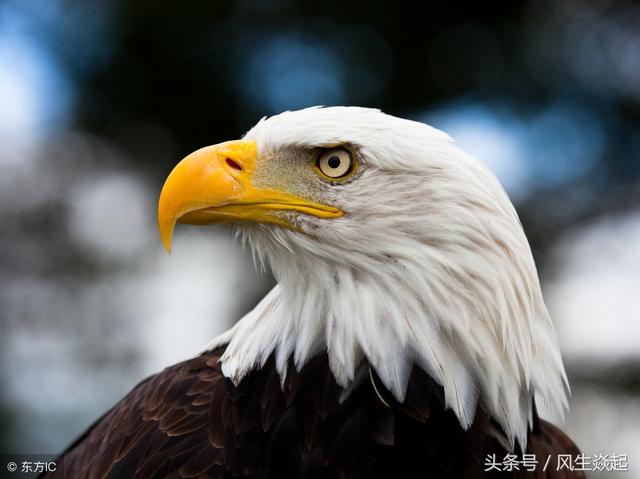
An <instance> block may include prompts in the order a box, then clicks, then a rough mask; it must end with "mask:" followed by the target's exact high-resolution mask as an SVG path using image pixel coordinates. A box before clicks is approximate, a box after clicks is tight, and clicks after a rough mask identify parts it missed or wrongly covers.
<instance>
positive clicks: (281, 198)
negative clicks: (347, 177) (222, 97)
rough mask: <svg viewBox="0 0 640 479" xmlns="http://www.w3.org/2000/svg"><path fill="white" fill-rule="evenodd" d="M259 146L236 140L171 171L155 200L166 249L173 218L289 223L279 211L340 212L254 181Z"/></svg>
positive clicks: (326, 214)
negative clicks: (261, 185) (158, 198)
mask: <svg viewBox="0 0 640 479" xmlns="http://www.w3.org/2000/svg"><path fill="white" fill-rule="evenodd" d="M257 158H258V148H257V145H256V143H255V142H254V141H251V140H238V141H228V142H226V143H220V144H218V145H213V146H207V147H205V148H202V149H200V150H198V151H195V152H194V153H191V154H190V155H189V156H187V157H186V158H185V159H184V160H182V161H181V162H180V163H178V165H177V166H176V167H175V168H174V169H173V171H172V172H171V174H169V176H168V178H167V180H166V181H165V183H164V187H163V188H162V192H161V193H160V200H159V202H158V226H159V228H160V237H161V238H162V242H163V243H164V246H165V248H166V249H167V251H171V239H172V236H173V230H174V228H175V224H176V222H179V223H188V224H208V223H228V222H235V221H261V222H267V223H275V224H279V225H281V226H285V227H290V224H289V223H288V222H287V221H286V220H285V219H284V218H283V217H281V216H280V215H278V213H277V211H281V210H289V211H299V212H303V213H307V214H311V215H314V216H319V217H321V218H335V217H338V216H342V214H343V212H342V211H341V210H339V209H338V208H335V207H332V206H326V205H322V204H318V203H314V202H312V201H309V200H306V199H304V198H300V197H297V196H294V195H291V194H288V193H287V192H284V191H280V190H278V189H268V188H267V189H265V188H257V187H255V186H254V185H253V184H252V179H253V176H254V173H255V171H256V162H257Z"/></svg>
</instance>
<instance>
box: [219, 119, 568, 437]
mask: <svg viewBox="0 0 640 479" xmlns="http://www.w3.org/2000/svg"><path fill="white" fill-rule="evenodd" d="M246 138H247V139H253V140H255V141H256V142H257V144H258V150H259V152H260V154H266V153H267V152H271V153H273V152H277V151H278V150H279V149H281V148H285V147H302V148H313V147H318V146H325V145H335V144H341V143H346V144H349V145H352V146H353V147H354V148H356V149H357V151H358V155H359V157H360V158H361V160H362V163H363V167H362V169H361V172H360V173H359V174H358V177H357V178H356V179H355V180H353V181H351V182H347V183H345V184H341V185H336V187H333V188H331V189H330V190H329V191H328V192H327V195H328V198H329V199H330V202H329V203H328V204H331V205H334V206H337V207H338V208H341V209H342V210H343V211H345V212H346V214H345V215H344V216H343V217H340V218H335V219H330V220H326V219H320V218H316V217H311V216H306V215H299V216H297V217H295V218H293V219H292V221H295V222H296V224H297V225H298V226H300V228H301V229H302V230H305V229H308V230H310V231H313V234H312V235H305V234H300V233H298V232H294V231H290V230H287V229H283V228H279V227H275V226H268V225H251V224H250V225H247V224H245V225H239V226H238V230H239V232H240V234H241V236H243V237H244V238H245V239H246V240H248V242H249V243H250V245H251V247H252V248H253V251H254V254H255V255H256V256H257V257H259V258H261V259H266V260H267V261H268V262H269V264H270V266H271V268H272V270H273V273H274V275H275V277H276V279H277V281H278V285H277V286H276V287H275V288H274V289H273V290H272V291H271V292H270V293H269V294H268V295H267V296H266V297H265V298H264V299H263V300H262V301H261V302H260V303H259V304H258V305H257V306H256V308H255V309H254V310H253V311H251V312H250V313H248V314H247V315H246V316H245V317H244V318H242V319H241V320H240V321H239V322H238V323H237V324H236V325H235V326H234V327H233V328H232V329H231V330H229V331H227V332H226V333H224V334H223V335H221V336H220V337H218V338H217V339H216V340H214V342H213V343H212V344H211V345H210V346H211V347H215V346H218V345H221V344H228V346H227V349H226V352H225V353H224V355H223V357H222V359H221V361H222V368H223V372H224V374H225V375H226V376H227V377H230V378H231V379H232V380H233V381H234V382H236V383H237V382H239V381H240V380H241V379H242V378H243V377H244V375H245V374H246V373H247V372H249V371H250V370H252V369H254V368H257V367H260V366H262V365H263V364H264V363H265V361H266V360H267V358H268V357H269V356H270V355H271V354H272V353H274V354H275V357H276V363H277V367H278V370H279V372H280V374H281V376H282V377H283V376H284V374H286V364H287V361H288V360H289V358H293V360H294V362H295V365H296V367H297V368H301V367H302V366H303V365H304V364H305V363H306V362H307V361H308V360H309V359H310V358H311V357H312V356H314V355H315V354H317V353H319V352H321V351H323V350H325V349H326V351H327V352H328V356H329V360H330V367H331V370H332V372H333V374H334V376H335V378H336V381H337V382H338V384H339V385H340V386H342V387H343V388H345V390H346V391H348V390H349V388H350V387H353V386H354V385H356V384H357V383H358V381H359V380H360V379H361V378H362V377H364V375H365V374H366V373H367V372H368V370H369V367H371V368H373V370H375V372H376V373H377V374H378V376H379V377H380V378H381V380H382V382H383V383H384V384H385V386H386V387H387V388H388V389H389V390H390V391H391V392H392V393H393V394H394V396H395V397H396V398H397V399H398V400H399V401H402V400H403V399H404V396H405V393H406V389H407V382H408V378H409V374H410V371H411V368H412V367H413V366H418V367H420V368H422V369H424V370H425V371H426V372H427V373H428V374H429V375H430V376H431V377H432V378H433V379H434V380H435V381H437V382H438V383H439V384H441V385H442V386H443V388H444V394H445V401H446V405H447V407H449V408H451V409H452V410H453V411H454V412H455V414H456V415H457V417H458V418H459V421H460V423H461V425H462V426H463V427H464V428H467V427H468V426H469V425H470V424H471V423H472V421H473V419H474V416H475V411H476V407H477V406H479V407H483V408H485V409H486V410H487V411H488V413H489V414H490V416H491V417H492V418H493V419H495V420H496V421H497V423H498V424H500V426H501V427H502V429H503V432H504V439H506V440H507V442H508V444H509V445H510V446H511V447H513V444H514V441H515V440H517V441H518V442H519V443H520V445H521V446H522V447H523V448H524V447H525V446H526V436H527V427H528V424H529V423H530V421H531V414H532V398H533V397H534V395H535V396H536V397H537V399H538V401H540V400H541V401H543V402H544V403H545V406H546V407H548V408H549V409H551V410H555V411H556V412H558V413H560V414H562V413H563V412H564V409H565V408H566V404H567V393H568V385H567V381H566V376H565V372H564V367H563V364H562V359H561V357H560V353H559V349H558V345H557V341H556V337H555V332H554V329H553V326H552V324H551V321H550V318H549V315H548V313H547V309H546V307H545V304H544V300H543V298H542V293H541V290H540V285H539V280H538V274H537V271H536V267H535V264H534V261H533V257H532V254H531V250H530V247H529V244H528V242H527V239H526V237H525V235H524V232H523V230H522V226H521V224H520V221H519V219H518V216H517V214H516V212H515V210H514V208H513V206H512V204H511V202H510V201H509V199H508V197H507V195H506V193H505V192H504V190H503V189H502V187H501V186H500V184H499V182H498V180H497V179H496V178H495V176H494V175H493V174H492V173H491V172H490V171H489V170H488V169H487V168H486V167H485V166H484V165H483V164H481V163H480V162H479V161H477V160H475V159H474V158H472V157H470V156H468V155H466V154H465V153H463V152H462V151H461V150H459V149H458V148H457V147H456V146H455V145H454V144H453V141H452V140H451V138H450V137H449V136H448V135H446V134H445V133H443V132H441V131H439V130H436V129H434V128H431V127H429V126H427V125H425V124H422V123H418V122H413V121H408V120H403V119H400V118H396V117H392V116H389V115H386V114H383V113H381V112H380V111H378V110H373V109H365V108H354V107H332V108H311V109H306V110H301V111H295V112H285V113H282V114H280V115H277V116H274V117H271V118H268V119H263V120H262V121H260V122H259V123H258V124H257V125H256V126H254V127H253V129H251V130H250V131H249V132H248V133H247V135H246Z"/></svg>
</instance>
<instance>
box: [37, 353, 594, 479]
mask: <svg viewBox="0 0 640 479" xmlns="http://www.w3.org/2000/svg"><path fill="white" fill-rule="evenodd" d="M222 352H223V349H218V350H215V351H212V352H209V353H206V354H203V355H201V356H199V357H197V358H194V359H191V360H189V361H185V362H183V363H180V364H177V365H175V366H172V367H169V368H167V369H165V370H164V371H163V372H161V373H160V374H157V375H155V376H152V377H150V378H148V379H146V380H145V381H143V382H142V383H140V384H139V385H138V386H137V387H136V388H135V389H134V390H133V391H132V392H131V393H130V394H129V395H127V396H126V397H125V398H124V399H123V400H121V401H120V402H119V403H118V404H116V406H114V407H113V408H112V409H111V410H110V411H108V412H107V413H106V414H105V415H104V416H102V417H101V418H100V419H98V421H96V423H95V424H94V425H93V426H92V427H91V428H90V429H89V430H88V431H87V432H86V433H85V434H84V435H83V436H81V437H80V438H79V439H78V440H77V441H76V442H75V443H74V444H72V445H71V446H70V447H69V448H68V450H67V451H66V452H64V453H63V454H62V456H61V457H60V458H59V460H58V463H57V471H56V472H55V473H53V474H49V475H45V476H44V477H47V478H76V477H78V478H163V477H173V478H187V477H188V478H227V477H254V478H314V477H317V478H388V477H394V478H397V479H400V478H421V477H425V478H427V477H428V478H439V477H443V478H444V477H451V478H464V477H473V478H482V477H493V476H495V477H500V478H506V477H540V478H542V477H546V478H560V477H584V476H583V475H582V473H578V472H570V471H557V470H556V469H557V468H556V464H557V455H558V454H572V455H574V456H575V455H577V454H578V449H577V448H576V446H575V445H574V444H573V442H572V441H571V440H570V439H569V438H568V437H567V436H566V435H565V434H563V433H562V432H561V431H560V430H558V429H557V428H556V427H554V426H553V425H551V424H549V423H547V422H545V421H544V420H541V419H539V418H538V417H537V415H536V416H535V417H534V427H533V430H532V431H530V432H529V438H528V444H529V445H528V448H527V451H526V452H527V453H531V454H536V456H537V459H538V461H539V462H540V464H539V466H538V468H537V470H536V471H535V472H526V471H523V470H520V471H515V472H496V471H492V472H485V468H486V467H485V458H486V457H487V455H488V454H495V455H496V458H497V459H498V460H501V459H502V458H503V457H504V455H505V454H506V453H507V451H505V450H504V448H503V447H501V446H500V444H499V443H498V442H497V441H496V440H495V439H493V438H492V436H490V435H489V434H488V433H487V431H488V430H489V429H490V428H491V427H495V425H494V424H493V423H492V422H491V421H490V420H489V418H488V416H487V415H486V414H484V413H483V412H482V411H480V412H478V414H477V415H476V418H475V420H474V423H473V425H472V427H471V428H470V429H469V430H467V431H464V430H463V429H462V428H461V427H460V425H459V423H458V420H457V419H456V417H455V415H454V414H453V413H452V412H451V411H446V410H445V409H444V407H443V397H442V389H441V388H440V387H439V386H437V385H436V384H435V383H434V382H433V381H432V380H431V379H430V378H429V377H427V376H426V375H425V374H424V373H422V372H421V371H419V370H417V369H414V371H413V373H412V375H411V379H410V382H409V390H408V393H407V398H406V400H405V402H404V403H403V404H399V403H397V402H396V401H394V400H393V398H392V396H391V395H390V394H388V393H387V392H386V391H385V390H384V389H383V387H382V386H381V383H380V382H379V381H378V380H377V378H376V376H375V375H372V376H371V378H370V379H368V380H366V381H363V383H362V384H361V385H360V387H358V388H357V389H356V390H355V391H354V392H353V393H352V394H351V395H350V396H349V398H348V399H347V400H346V401H344V402H343V403H340V402H339V401H338V398H339V388H338V386H337V384H336V383H335V380H334V378H333V375H332V374H331V372H330V371H329V368H328V364H327V357H326V355H320V356H317V357H316V358H314V359H313V360H312V361H311V362H310V363H309V364H307V365H306V366H305V367H304V368H303V369H302V371H300V372H295V370H293V368H290V372H289V374H288V378H287V380H286V381H285V384H284V388H281V386H280V378H279V376H278V374H277V372H276V371H275V368H274V362H273V358H271V359H269V361H268V362H267V364H266V365H265V366H264V367H263V368H262V369H260V370H257V371H254V372H252V373H250V374H249V375H248V376H247V377H246V378H245V379H244V380H243V381H242V382H241V384H240V385H239V386H238V387H234V386H233V384H232V383H231V382H230V381H228V380H227V379H225V378H224V376H223V375H222V372H221V370H220V365H219V362H218V360H219V358H220V355H221V354H222ZM374 382H375V384H374ZM548 456H551V460H550V462H549V467H548V468H547V470H546V471H543V470H542V469H543V463H544V462H545V460H546V458H547V457H548ZM520 469H522V467H521V468H520Z"/></svg>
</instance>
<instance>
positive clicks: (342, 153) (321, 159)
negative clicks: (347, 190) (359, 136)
mask: <svg viewBox="0 0 640 479" xmlns="http://www.w3.org/2000/svg"><path fill="white" fill-rule="evenodd" d="M355 166H356V163H355V161H354V158H353V156H352V155H351V152H349V151H348V150H346V149H344V148H330V149H328V150H323V151H322V152H321V153H320V155H319V156H318V159H317V160H316V168H317V169H318V171H319V172H320V174H321V175H322V176H323V177H324V178H326V179H329V180H340V179H344V178H345V177H347V176H350V175H351V174H352V173H353V172H354V170H355Z"/></svg>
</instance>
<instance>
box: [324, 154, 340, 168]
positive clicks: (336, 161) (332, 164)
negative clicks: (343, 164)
mask: <svg viewBox="0 0 640 479" xmlns="http://www.w3.org/2000/svg"><path fill="white" fill-rule="evenodd" d="M327 163H328V164H329V168H334V169H335V168H337V167H338V166H340V158H338V157H337V156H336V155H333V156H332V157H331V158H329V161H328V162H327Z"/></svg>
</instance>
